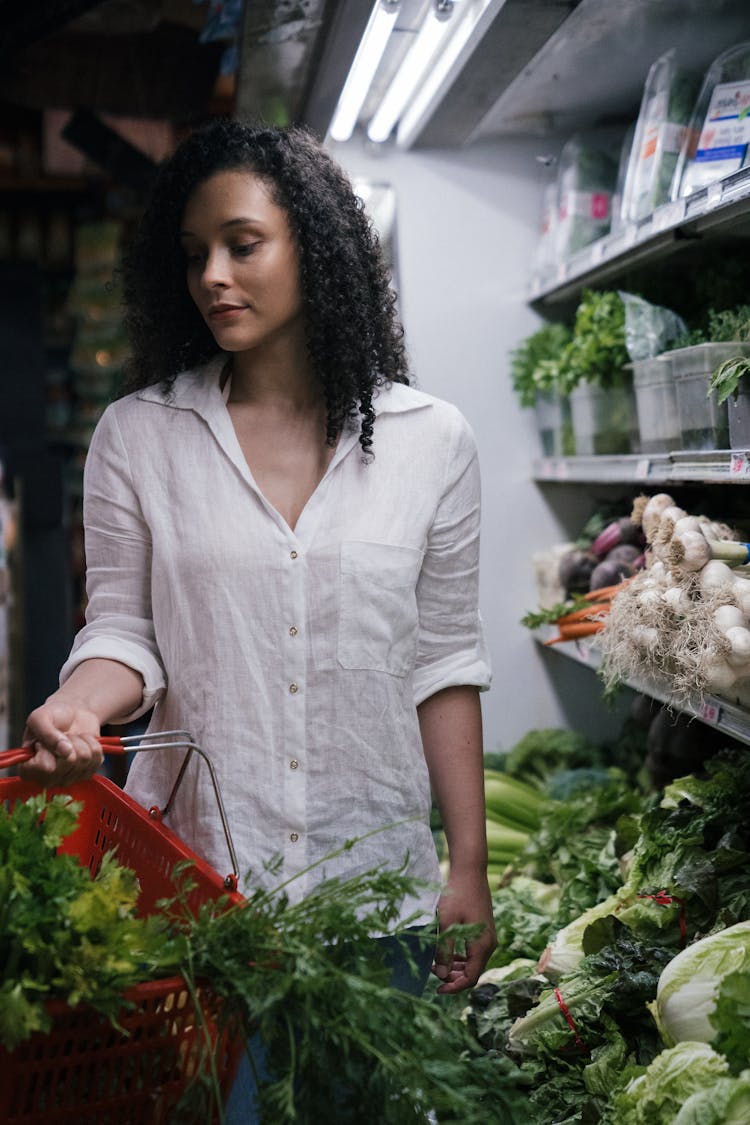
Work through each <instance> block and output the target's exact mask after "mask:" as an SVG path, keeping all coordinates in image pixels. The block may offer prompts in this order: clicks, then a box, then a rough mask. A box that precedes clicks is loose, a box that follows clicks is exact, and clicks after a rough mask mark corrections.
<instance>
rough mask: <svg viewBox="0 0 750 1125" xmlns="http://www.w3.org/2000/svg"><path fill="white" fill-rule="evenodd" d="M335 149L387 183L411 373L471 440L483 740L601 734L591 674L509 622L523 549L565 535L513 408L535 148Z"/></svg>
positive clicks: (525, 570)
mask: <svg viewBox="0 0 750 1125" xmlns="http://www.w3.org/2000/svg"><path fill="white" fill-rule="evenodd" d="M332 151H333V153H334V155H335V156H336V158H337V159H338V160H339V161H340V162H341V163H342V164H343V165H344V167H345V168H346V169H347V170H348V172H349V173H350V174H351V175H353V176H363V177H366V178H369V179H372V180H376V181H384V182H389V183H390V184H392V185H393V187H394V188H395V190H396V200H397V202H396V212H397V247H398V251H397V253H398V275H399V281H400V296H401V309H402V315H403V320H404V327H405V330H406V342H407V348H408V352H409V355H410V359H411V362H412V370H413V372H414V374H415V376H416V382H417V384H418V385H419V386H420V387H421V388H422V389H423V390H425V391H428V392H429V393H431V394H435V395H438V396H440V397H441V398H446V399H449V400H450V401H451V402H454V403H456V405H457V406H458V407H459V408H460V409H461V410H462V411H463V413H464V414H465V415H466V417H467V418H468V420H469V422H470V423H471V425H472V427H473V429H474V431H475V433H476V436H477V442H478V445H479V453H480V459H481V465H482V476H483V491H484V501H483V504H484V508H483V511H484V518H483V532H482V594H481V605H482V615H483V618H484V621H485V625H486V629H487V637H488V642H489V645H490V649H491V653H492V658H493V668H494V682H493V688H492V690H491V691H490V692H489V693H488V694H487V695H485V696H484V698H483V705H484V721H485V745H486V749H488V750H495V749H501V748H508V747H510V746H512V745H513V743H514V742H515V741H516V740H517V739H518V738H519V737H520V736H521V735H522V734H524V733H525V732H526V731H527V730H530V729H532V728H539V727H544V726H555V725H567V724H570V725H575V726H577V727H578V728H579V729H585V727H586V726H587V725H588V726H589V727H590V729H591V730H592V733H601V731H602V723H603V725H604V728H605V730H606V728H607V726H608V725H609V726H612V723H608V720H607V718H606V714H605V715H598V716H596V715H595V716H594V718H592V717H591V716H592V708H591V703H590V700H591V697H592V695H593V696H594V697H596V695H597V691H596V686H595V681H594V679H593V676H592V674H591V673H590V672H588V671H586V670H584V669H578V668H575V667H573V668H571V666H570V664H569V662H568V661H565V660H563V659H562V658H559V657H552V658H551V659H550V656H551V654H547V653H546V652H545V653H542V652H541V651H540V650H539V646H537V645H536V644H534V643H533V642H532V640H531V635H530V634H529V632H528V630H526V629H525V628H523V627H522V626H521V625H519V623H518V622H519V618H520V617H521V616H522V614H523V613H524V611H525V610H527V609H532V608H534V607H535V606H536V604H537V598H536V590H535V587H534V581H533V575H532V571H531V565H530V556H531V554H532V552H533V551H535V550H539V549H544V548H546V547H549V546H550V545H551V544H552V543H555V542H558V541H559V540H561V539H563V538H564V537H565V536H564V533H563V530H562V527H561V525H560V523H559V522H558V520H557V518H556V514H555V511H554V510H553V508H552V507H550V506H548V505H547V504H546V503H545V500H544V497H543V495H542V493H541V491H540V490H539V489H538V488H537V487H536V486H535V485H534V483H533V482H532V481H531V462H532V459H533V458H534V457H535V456H537V455H538V440H537V436H536V429H535V426H534V418H533V413H532V412H531V411H528V410H522V409H520V407H519V406H518V403H517V400H516V397H515V395H514V393H513V390H512V387H511V384H510V377H509V362H508V353H509V350H510V349H511V348H512V347H513V346H514V345H515V344H516V343H517V342H518V341H519V340H520V339H521V338H522V337H524V336H526V335H528V334H529V333H530V332H532V331H533V330H534V328H535V327H536V326H537V325H538V324H539V323H540V321H539V318H538V317H537V316H536V314H535V313H534V312H533V311H532V310H531V309H530V308H529V307H528V306H527V304H526V300H525V286H526V283H527V280H528V277H529V273H530V261H531V256H532V254H533V251H534V247H535V244H536V240H537V230H538V224H539V215H540V208H541V190H542V179H543V169H542V166H541V165H540V164H539V162H538V161H537V160H536V156H537V154H538V153H539V152H540V145H539V143H538V142H533V141H527V140H524V141H518V140H513V141H510V142H498V143H493V144H482V145H476V146H472V147H470V148H466V149H462V150H457V151H444V150H440V151H426V152H405V153H404V152H399V151H396V150H394V149H390V148H388V149H386V150H385V151H384V152H378V151H377V150H376V151H375V152H373V151H372V150H369V151H368V150H367V149H366V148H365V146H364V145H363V143H362V142H361V140H359V139H354V140H352V141H350V142H349V143H348V144H346V145H332ZM563 665H567V667H563ZM593 711H594V712H595V711H596V707H595V708H594V709H593Z"/></svg>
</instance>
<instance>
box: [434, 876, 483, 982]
mask: <svg viewBox="0 0 750 1125" xmlns="http://www.w3.org/2000/svg"><path fill="white" fill-rule="evenodd" d="M438 918H439V927H440V932H441V933H442V931H443V930H445V929H446V928H447V927H448V926H452V925H454V924H456V923H463V924H467V923H475V922H481V923H483V925H484V929H483V930H482V932H481V934H479V936H478V937H477V938H475V939H474V941H472V942H469V943H467V946H466V956H465V957H463V956H460V957H459V956H456V955H455V954H454V950H453V945H452V943H448V942H446V943H445V945H441V942H440V938H439V937H438V949H437V951H436V954H435V964H434V965H433V967H432V971H433V973H434V974H435V975H436V976H437V977H439V979H440V980H441V981H442V982H443V983H442V985H441V986H440V988H439V989H438V992H463V990H464V989H466V988H473V987H474V985H475V984H476V983H477V981H478V979H479V977H480V975H481V974H482V972H483V970H484V967H485V965H486V964H487V962H488V960H489V958H490V956H491V954H492V952H493V950H494V949H495V948H496V946H497V935H496V933H495V922H494V919H493V916H492V897H491V895H490V888H489V884H488V882H487V876H486V874H485V872H484V871H483V870H481V869H479V870H471V871H467V872H457V871H451V873H450V876H449V878H448V883H447V886H446V888H445V890H444V891H443V894H442V895H441V897H440V903H439V905H438Z"/></svg>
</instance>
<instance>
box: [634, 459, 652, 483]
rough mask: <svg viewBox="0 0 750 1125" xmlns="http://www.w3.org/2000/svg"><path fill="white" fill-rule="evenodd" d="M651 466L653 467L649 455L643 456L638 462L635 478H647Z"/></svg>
mask: <svg viewBox="0 0 750 1125" xmlns="http://www.w3.org/2000/svg"><path fill="white" fill-rule="evenodd" d="M650 468H651V462H650V461H649V459H648V457H641V458H640V459H639V460H638V461H637V462H636V466H635V479H636V480H646V479H647V478H648V473H649V469H650Z"/></svg>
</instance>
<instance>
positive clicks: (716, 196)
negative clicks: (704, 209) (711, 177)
mask: <svg viewBox="0 0 750 1125" xmlns="http://www.w3.org/2000/svg"><path fill="white" fill-rule="evenodd" d="M723 194H724V185H723V183H722V182H721V180H718V181H717V183H715V184H709V186H708V191H707V192H706V205H707V206H708V207H709V208H710V207H718V206H719V204H720V203H721V198H722V195H723Z"/></svg>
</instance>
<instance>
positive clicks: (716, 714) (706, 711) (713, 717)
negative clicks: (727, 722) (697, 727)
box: [698, 699, 721, 727]
mask: <svg viewBox="0 0 750 1125" xmlns="http://www.w3.org/2000/svg"><path fill="white" fill-rule="evenodd" d="M698 718H699V719H702V720H703V722H704V723H708V724H709V726H712V727H715V726H718V724H719V721H720V719H721V707H720V706H719V704H718V703H717V702H716V700H715V699H704V700H703V702H702V703H701V705H700V708H699V710H698Z"/></svg>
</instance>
